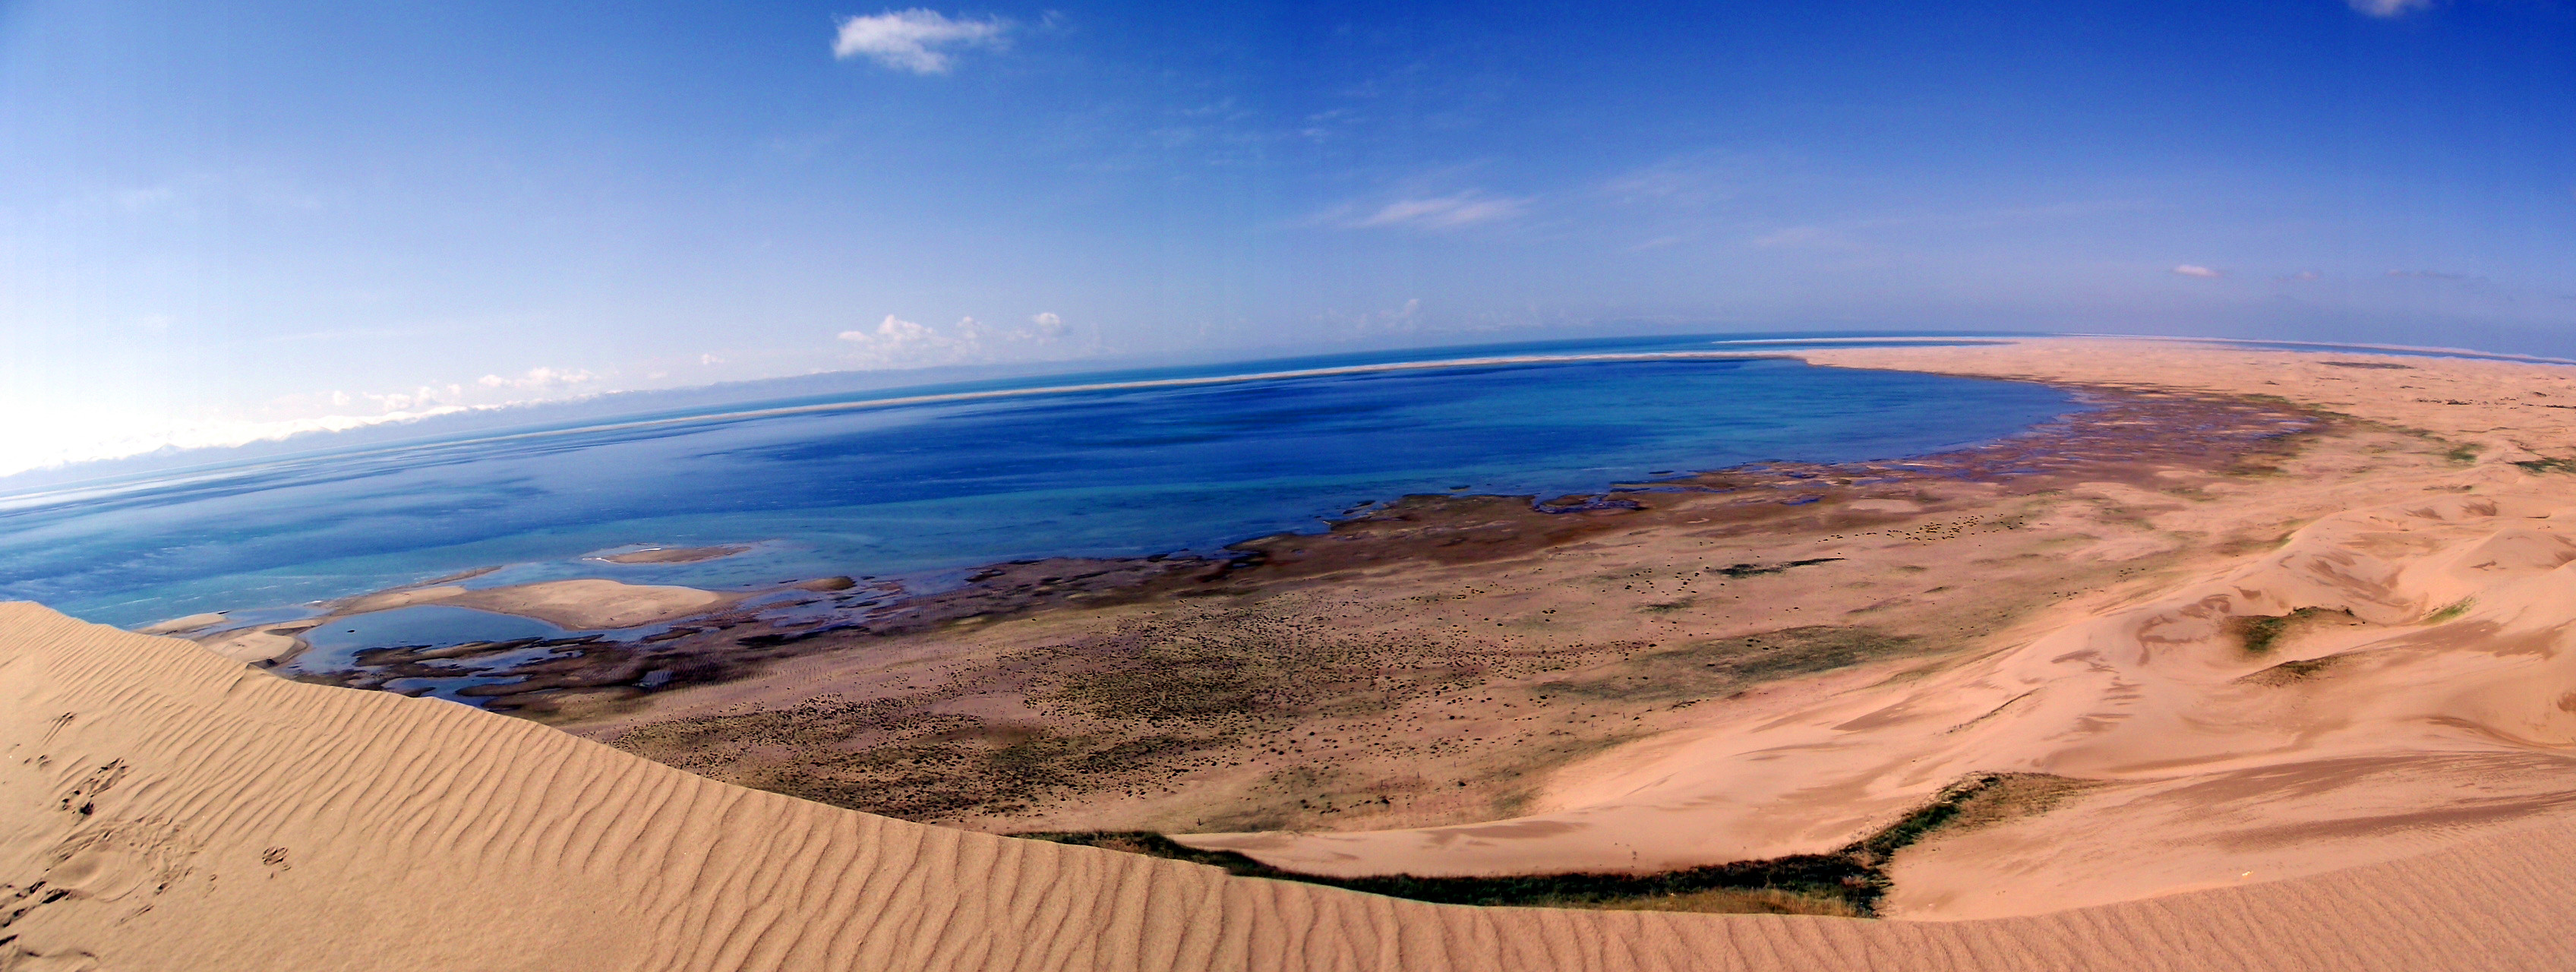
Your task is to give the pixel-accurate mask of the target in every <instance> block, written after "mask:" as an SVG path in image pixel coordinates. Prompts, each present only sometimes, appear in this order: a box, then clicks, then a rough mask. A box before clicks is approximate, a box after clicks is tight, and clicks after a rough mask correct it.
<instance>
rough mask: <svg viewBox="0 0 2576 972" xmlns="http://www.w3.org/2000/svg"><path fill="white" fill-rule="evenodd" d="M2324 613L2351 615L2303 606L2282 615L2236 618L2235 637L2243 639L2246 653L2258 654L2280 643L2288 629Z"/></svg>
mask: <svg viewBox="0 0 2576 972" xmlns="http://www.w3.org/2000/svg"><path fill="white" fill-rule="evenodd" d="M2326 614H2340V615H2343V616H2344V617H2347V618H2349V617H2352V612H2351V611H2328V610H2326V609H2324V608H2317V607H2303V608H2300V609H2298V610H2296V611H2292V612H2290V613H2288V614H2283V615H2274V616H2256V617H2250V618H2237V619H2235V621H2234V626H2235V628H2236V635H2237V637H2239V638H2242V639H2244V641H2245V651H2246V652H2247V653H2248V654H2255V655H2260V654H2262V653H2264V652H2267V651H2271V650H2272V648H2273V646H2275V645H2278V644H2280V643H2281V639H2282V638H2284V637H2287V636H2288V635H2289V633H2290V631H2291V630H2292V629H2294V628H2297V627H2298V626H2299V625H2300V623H2301V622H2304V621H2307V620H2308V619H2310V618H2314V617H2318V616H2320V615H2326Z"/></svg>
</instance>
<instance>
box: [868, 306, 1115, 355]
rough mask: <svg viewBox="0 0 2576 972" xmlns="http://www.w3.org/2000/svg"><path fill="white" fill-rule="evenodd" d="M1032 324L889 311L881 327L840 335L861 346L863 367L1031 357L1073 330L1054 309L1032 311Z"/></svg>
mask: <svg viewBox="0 0 2576 972" xmlns="http://www.w3.org/2000/svg"><path fill="white" fill-rule="evenodd" d="M1029 325H1030V326H1028V327H1024V328H999V327H995V326H993V325H990V324H986V323H984V322H982V321H979V320H976V319H974V318H972V317H966V318H960V319H958V321H957V323H956V324H954V325H951V326H949V327H946V328H935V327H931V326H929V325H926V324H920V323H916V322H913V321H907V320H904V319H903V318H900V317H896V316H894V315H892V314H888V315H886V316H885V319H884V320H881V321H878V322H877V326H875V327H872V328H860V329H855V330H848V331H842V332H841V333H840V334H839V335H837V337H838V338H839V339H840V340H842V341H846V342H849V343H850V344H852V345H855V346H856V347H855V349H854V350H853V351H852V352H851V358H852V359H853V360H854V361H856V362H858V363H859V364H860V366H862V367H874V368H920V367H928V366H931V365H944V364H988V363H992V362H994V361H997V360H1001V359H1007V358H1014V357H1025V356H1026V355H1027V354H1028V352H1030V351H1036V350H1042V349H1046V348H1049V347H1051V346H1053V345H1055V344H1056V343H1057V342H1059V341H1061V340H1062V339H1063V338H1064V337H1065V336H1066V335H1067V334H1070V333H1072V330H1073V329H1072V328H1071V327H1070V326H1068V325H1066V324H1065V322H1064V318H1062V317H1059V316H1057V315H1056V314H1054V313H1053V312H1048V313H1041V314H1035V315H1031V316H1030V317H1029Z"/></svg>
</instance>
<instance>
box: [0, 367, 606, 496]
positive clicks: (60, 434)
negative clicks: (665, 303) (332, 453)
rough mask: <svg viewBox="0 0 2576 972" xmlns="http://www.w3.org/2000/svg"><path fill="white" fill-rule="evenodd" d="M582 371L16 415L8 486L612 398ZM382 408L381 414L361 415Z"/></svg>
mask: <svg viewBox="0 0 2576 972" xmlns="http://www.w3.org/2000/svg"><path fill="white" fill-rule="evenodd" d="M604 381H606V378H605V377H604V376H601V375H599V374H597V373H594V372H592V371H589V370H587V369H581V368H571V369H566V368H552V367H536V368H530V369H528V370H527V371H524V372H521V373H519V374H517V375H511V376H503V375H497V374H491V375H484V376H483V377H482V378H480V379H477V380H475V381H474V382H473V383H472V384H470V385H469V384H465V383H463V382H450V383H447V384H444V385H420V386H418V387H415V388H412V389H410V390H408V391H389V392H359V393H357V394H351V393H349V392H347V391H344V390H333V391H328V392H302V393H295V394H289V395H284V396H280V397H278V398H275V399H271V400H270V401H269V402H268V403H267V404H266V405H265V406H264V407H262V408H261V409H260V410H259V411H260V412H262V413H265V414H264V415H261V416H259V417H250V416H241V415H233V416H222V415H195V416H180V415H153V414H148V413H137V412H128V413H123V414H115V413H101V412H99V411H96V410H93V409H62V410H52V409H48V408H46V407H45V406H44V405H43V404H41V403H27V404H24V405H17V406H13V407H15V408H17V409H19V410H20V412H19V414H18V415H17V417H18V418H20V419H22V420H21V421H17V422H11V423H7V424H5V425H0V477H9V476H15V475H18V474H20V473H26V472H37V471H42V470H52V469H61V468H63V467H66V466H74V465H79V464H82V463H91V462H107V461H112V460H117V459H131V458H134V457H136V456H143V455H150V454H153V453H160V452H171V451H186V450H193V449H230V448H239V447H242V446H247V445H254V444H258V443H263V442H278V441H282V440H285V439H290V438H294V437H296V436H299V435H305V434H310V433H331V432H348V431H352V430H356V429H363V428H369V427H372V426H379V425H401V424H408V423H412V422H418V421H420V420H422V419H428V418H437V417H439V416H442V415H457V414H462V413H466V412H488V411H493V410H496V409H505V408H515V407H518V406H522V405H542V404H546V403H550V402H562V401H570V400H575V399H582V398H588V397H591V396H593V395H597V394H601V393H603V392H606V391H609V390H611V389H608V388H605V387H602V383H603V382H604ZM352 406H355V407H356V408H357V409H365V408H368V407H371V406H372V407H373V408H374V409H375V412H374V413H373V414H363V413H361V412H353V411H352Z"/></svg>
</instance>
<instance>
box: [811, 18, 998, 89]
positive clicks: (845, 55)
mask: <svg viewBox="0 0 2576 972" xmlns="http://www.w3.org/2000/svg"><path fill="white" fill-rule="evenodd" d="M1010 29H1011V22H1010V21H1008V20H1004V19H1002V18H1000V17H987V18H985V19H982V20H977V19H974V18H971V17H957V18H952V17H950V16H948V15H947V14H943V13H940V12H939V11H936V10H929V9H925V8H921V7H914V8H912V9H910V10H889V11H886V12H885V13H881V14H877V15H875V16H873V17H849V18H844V19H843V20H842V21H841V30H840V33H839V34H838V35H836V36H835V37H834V38H833V39H832V56H833V57H835V58H839V59H841V60H844V61H846V60H849V59H851V58H853V57H865V58H867V59H869V60H871V61H875V62H877V63H878V64H880V65H884V66H886V67H889V68H893V69H895V70H898V71H910V72H912V73H914V74H946V73H948V70H949V68H951V67H953V66H954V64H955V62H954V60H953V59H952V58H951V57H950V55H949V54H948V52H947V51H944V50H941V48H947V47H988V48H1000V47H1003V46H1006V45H1008V44H1009V42H1010V41H1009V38H1008V37H1006V36H1005V35H1006V34H1008V33H1009V31H1010Z"/></svg>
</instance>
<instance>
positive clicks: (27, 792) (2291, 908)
mask: <svg viewBox="0 0 2576 972" xmlns="http://www.w3.org/2000/svg"><path fill="white" fill-rule="evenodd" d="M0 692H5V694H6V697H7V699H8V703H7V705H6V707H5V708H0V722H5V723H6V732H7V738H8V739H10V740H11V743H10V746H9V752H8V757H9V758H8V760H7V762H6V764H5V766H6V769H5V775H4V776H0V780H5V785H0V835H5V840H4V841H0V875H5V880H6V883H7V885H8V887H7V888H6V889H5V891H0V896H5V897H6V899H7V900H8V902H9V903H8V904H7V905H6V910H5V911H0V918H5V919H6V921H7V928H6V929H5V930H0V968H8V969H12V970H17V969H49V970H50V969H459V968H474V969H565V968H581V969H592V968H595V969H749V968H757V969H773V968H774V969H983V968H1010V969H1246V968H1292V969H1390V970H1392V969H1414V970H1436V969H1533V970H1536V969H1566V968H1601V969H1792V968H1796V969H1806V968H1817V967H1834V968H1853V967H1871V968H1903V969H2082V968H2102V969H2111V968H2118V969H2139V968H2195V969H2229V968H2276V969H2326V968H2336V969H2352V968H2384V969H2446V968H2448V969H2472V968H2507V967H2525V968H2529V967H2541V966H2545V965H2548V964H2552V961H2553V960H2555V959H2559V958H2563V957H2565V955H2566V950H2565V946H2564V944H2563V939H2562V937H2561V929H2562V927H2563V924H2564V922H2566V921H2567V920H2568V919H2570V918H2571V917H2576V825H2569V824H2563V823H2559V824H2550V825H2547V826H2542V827H2538V828H2532V829H2524V830H2519V831H2514V832H2510V833H2505V834H2500V835H2497V836H2495V837H2492V838H2489V839H2484V840H2478V841H2472V842H2467V843H2464V844H2461V845H2458V846H2454V847H2451V848H2448V849H2446V850H2443V851H2440V852H2438V853H2434V854H2431V855H2426V856H2421V857H2416V858H2411V859H2406V860H2399V861H2394V862H2389V863H2384V864H2379V865H2374V866H2369V867H2363V868H2357V869H2351V870H2346V871H2341V872H2337V873H2334V874H2331V875H2325V876H2321V877H2317V878H2309V879H2301V880H2292V881H2280V882H2273V883H2267V884H2260V885H2255V886H2250V887H2244V888H2225V889H2218V890H2212V891H2207V892H2201V893H2196V894H2186V895H2178V896H2172V897H2166V898H2160V899H2156V900H2153V901H2145V902H2133V903H2126V904H2119V905H2112V906H2108V907H2101V908H2090V909H2081V910H2075V911H2068V912H2061V913H2057V914H2053V915H2048V916H2042V917H2036V918H2014V919H2001V920H1989V921H1963V922H1953V923H1936V924H1924V923H1907V922H1868V921H1856V920H1849V919H1829V918H1792V917H1768V916H1714V915H1686V914H1684V915H1676V914H1655V913H1635V912H1572V911H1551V910H1543V909H1476V908H1463V907H1444V906H1436V905H1426V904H1417V903H1412V902H1404V901H1396V900H1391V899H1384V898H1374V897H1369V896H1365V895H1358V894H1352V893H1348V892H1340V891H1335V890H1331V889H1326V888H1319V887H1314V886H1308V885H1298V884H1283V883H1277V882H1266V881H1254V880H1245V879H1237V878H1228V877H1223V876H1221V875H1219V874H1218V873H1217V872H1215V871H1214V870H1212V869H1208V868H1203V867H1198V866H1195V865H1187V864H1180V863H1175V862H1169V861H1159V860H1153V859H1149V858H1143V857H1137V856H1133V855H1124V854H1118V853H1113V852H1107V851H1098V850H1092V849H1089V848H1079V847H1065V846H1060V845H1053V844H1039V843H1031V842H1026V841H1018V840H1012V839H1009V838H1001V837H992V836H987V835H981V834H973V833H967V832H962V831H953V830H942V829H937V828H930V827H923V826H917V825H912V824H905V823H900V822H896V821H891V820H886V819H883V818H877V817H870V816H867V815H864V814H858V813H852V812H848V811H842V810H836V809H832V808H828V807H823V806H820V805H817V804H811V803H804V802H801V801H797V800H793V799H789V798H786V797H781V796H776V795H772V794H766V793H759V792H754V791H750V790H743V789H739V788H735V787H730V786H725V785H722V784H718V783H714V782H711V781H707V780H704V779H700V778H698V777H694V776H690V775H688V774H685V773H682V772H679V771H677V770H672V769H668V768H665V767H661V766H658V765H654V764H652V763H648V762H645V761H643V760H639V759H635V758H632V757H629V756H626V755H624V754H621V753H618V752H616V751H613V750H610V749H607V748H605V747H601V746H597V745H594V744H591V743H587V742H583V741H581V740H578V739H575V738H572V737H570V736H566V735H563V734H560V733H557V732H554V731H552V730H549V729H546V728H544V727H541V726H537V725H534V724H531V723H527V722H521V721H517V720H513V719H509V718H506V717H501V716H496V715H490V714H487V713H482V712H478V711H475V710H471V709H468V708H465V707H462V706H457V705H452V704H448V703H444V702H437V701H431V700H421V699H407V698H402V697H399V696H394V695H387V694H380V693H368V692H355V691H348V690H342V689H333V688H327V687H321V686H311V685H301V684H296V683H291V682H286V681H283V680H279V679H276V678H272V677H270V676H267V675H265V674H262V673H260V672H257V671H255V670H252V669H249V668H245V667H243V666H241V665H238V664H234V663H231V662H227V661H224V660H223V659H220V658H217V657H215V656H213V655H211V654H208V653H206V652H204V651H202V650H200V649H198V648H197V647H195V646H193V645H190V644H188V643H185V642H180V641H174V640H165V639H156V638H150V637H145V636H141V635H135V634H130V633H127V632H122V631H117V630H114V629H111V628H105V627H100V626H94V625H87V624H82V623H79V622H76V621H72V620H70V619H67V618H63V617H61V616H58V615H55V614H52V613H51V612H47V611H45V610H43V609H41V608H38V607H36V606H33V605H27V604H12V605H5V606H0Z"/></svg>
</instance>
